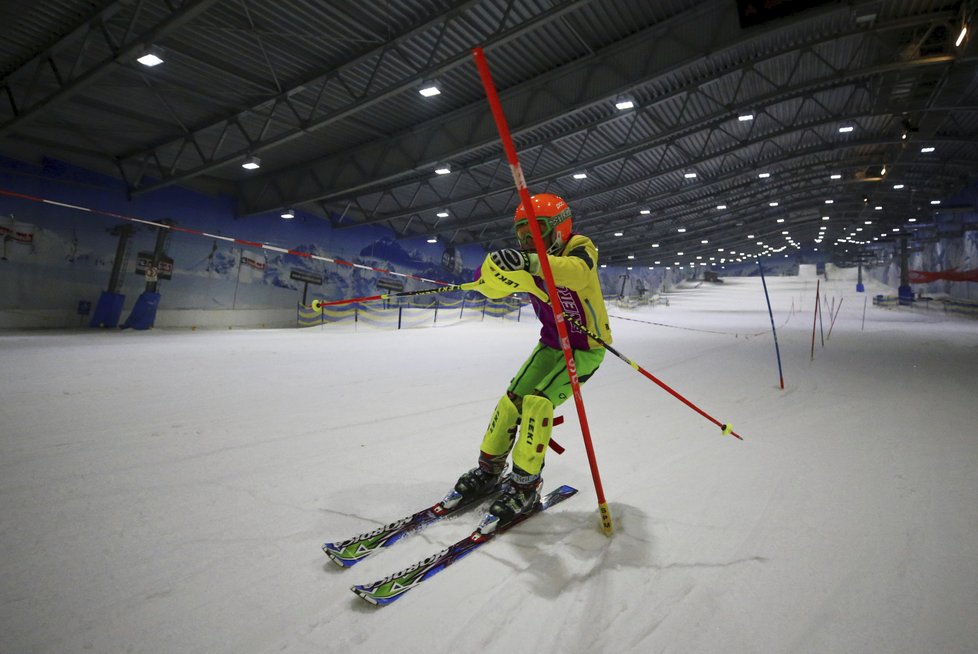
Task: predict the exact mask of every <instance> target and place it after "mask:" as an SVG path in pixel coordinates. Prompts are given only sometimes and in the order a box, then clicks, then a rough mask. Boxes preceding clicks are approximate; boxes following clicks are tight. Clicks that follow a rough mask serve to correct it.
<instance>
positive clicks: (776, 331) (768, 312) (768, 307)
mask: <svg viewBox="0 0 978 654" xmlns="http://www.w3.org/2000/svg"><path fill="white" fill-rule="evenodd" d="M757 269H758V270H759V271H761V283H762V284H763V285H764V298H765V299H766V300H767V314H768V315H769V316H771V331H772V332H774V354H775V355H776V356H777V357H778V376H779V377H780V378H781V390H784V373H783V372H781V348H779V347H778V330H777V329H775V328H774V312H773V311H771V296H770V295H768V293H767V281H765V279H764V267H763V266H761V262H760V261H758V262H757Z"/></svg>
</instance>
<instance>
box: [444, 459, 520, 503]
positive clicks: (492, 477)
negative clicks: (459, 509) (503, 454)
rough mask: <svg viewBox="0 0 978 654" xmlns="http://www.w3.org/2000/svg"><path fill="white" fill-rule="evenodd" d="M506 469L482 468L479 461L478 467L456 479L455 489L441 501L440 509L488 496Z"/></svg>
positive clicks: (504, 467)
mask: <svg viewBox="0 0 978 654" xmlns="http://www.w3.org/2000/svg"><path fill="white" fill-rule="evenodd" d="M506 468H507V466H505V465H504V466H503V467H502V468H495V467H491V466H484V465H482V462H481V461H480V465H479V466H478V467H476V468H472V469H471V470H469V471H468V472H466V473H463V474H462V476H461V477H459V478H458V481H457V482H455V488H454V489H453V490H452V492H450V493H449V494H448V495H446V496H445V498H444V499H443V500H442V501H441V506H442V508H444V509H452V508H455V507H456V506H458V505H459V504H461V503H462V502H470V501H472V500H476V499H478V498H480V497H485V496H486V495H489V494H490V493H491V492H492V491H493V490H495V489H496V488H497V485H498V484H499V481H500V480H501V479H503V476H504V475H505V473H506ZM496 470H498V472H496Z"/></svg>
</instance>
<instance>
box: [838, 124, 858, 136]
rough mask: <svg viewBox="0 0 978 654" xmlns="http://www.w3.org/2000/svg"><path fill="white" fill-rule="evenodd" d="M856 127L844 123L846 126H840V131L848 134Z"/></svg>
mask: <svg viewBox="0 0 978 654" xmlns="http://www.w3.org/2000/svg"><path fill="white" fill-rule="evenodd" d="M854 129H856V128H855V127H853V126H852V125H844V126H842V127H840V128H839V133H840V134H848V133H849V132H851V131H852V130H854Z"/></svg>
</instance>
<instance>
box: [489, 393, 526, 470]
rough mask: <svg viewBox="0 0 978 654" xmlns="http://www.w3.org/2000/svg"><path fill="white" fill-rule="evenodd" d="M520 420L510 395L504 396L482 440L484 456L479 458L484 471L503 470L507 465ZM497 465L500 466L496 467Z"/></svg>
mask: <svg viewBox="0 0 978 654" xmlns="http://www.w3.org/2000/svg"><path fill="white" fill-rule="evenodd" d="M519 419H520V411H519V409H517V408H516V405H515V404H513V401H512V400H511V399H509V396H508V395H503V396H502V397H501V398H500V399H499V403H498V404H497V405H496V410H495V411H493V413H492V420H490V421H489V428H488V429H486V435H485V436H484V437H483V438H482V448H481V449H482V454H481V456H480V457H479V465H480V466H481V467H483V469H487V468H489V467H493V468H495V467H498V468H499V469H500V470H501V469H502V467H503V466H504V465H506V457H508V456H509V451H510V450H511V449H513V440H514V439H515V438H516V428H517V424H518V423H519ZM496 463H498V466H497V465H495V464H496ZM487 471H488V470H487Z"/></svg>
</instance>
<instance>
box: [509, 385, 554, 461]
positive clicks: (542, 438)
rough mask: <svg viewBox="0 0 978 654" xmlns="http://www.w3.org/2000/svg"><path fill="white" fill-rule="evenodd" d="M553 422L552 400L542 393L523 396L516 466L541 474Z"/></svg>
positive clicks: (516, 448) (515, 458)
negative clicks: (541, 394)
mask: <svg viewBox="0 0 978 654" xmlns="http://www.w3.org/2000/svg"><path fill="white" fill-rule="evenodd" d="M553 422H554V405H553V403H552V402H551V401H550V400H548V399H547V398H545V397H542V396H540V395H527V396H526V397H524V398H523V422H522V428H521V430H520V436H519V438H518V439H517V442H516V447H515V448H514V449H513V465H514V466H515V467H518V468H520V469H522V470H524V471H525V472H527V473H529V474H530V475H538V474H540V471H541V470H542V469H543V459H544V456H546V454H547V443H549V442H550V432H551V431H552V430H553Z"/></svg>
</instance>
